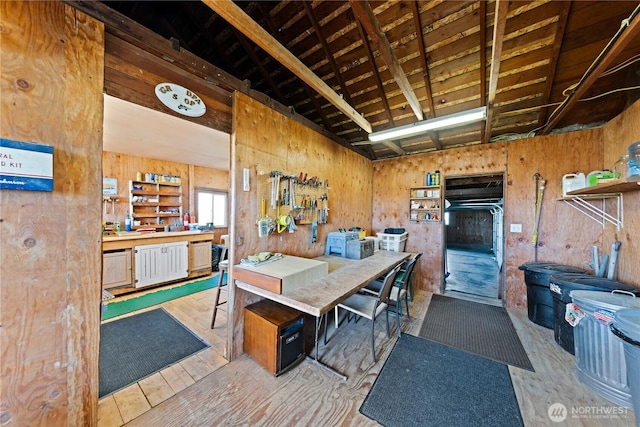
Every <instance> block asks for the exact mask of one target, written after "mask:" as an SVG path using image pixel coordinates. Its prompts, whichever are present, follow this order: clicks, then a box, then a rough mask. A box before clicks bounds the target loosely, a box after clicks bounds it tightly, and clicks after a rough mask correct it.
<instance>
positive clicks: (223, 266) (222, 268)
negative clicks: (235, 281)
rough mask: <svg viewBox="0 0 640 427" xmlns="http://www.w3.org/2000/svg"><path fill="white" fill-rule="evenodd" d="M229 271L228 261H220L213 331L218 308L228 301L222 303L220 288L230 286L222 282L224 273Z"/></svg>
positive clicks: (212, 323)
mask: <svg viewBox="0 0 640 427" xmlns="http://www.w3.org/2000/svg"><path fill="white" fill-rule="evenodd" d="M228 269H229V261H228V260H225V261H220V262H219V263H218V272H219V274H220V275H219V276H218V286H216V298H215V301H214V303H213V316H212V317H211V329H213V325H214V324H215V323H216V313H217V312H218V306H219V305H222V304H226V301H224V302H220V288H221V287H223V286H226V285H227V284H228V283H226V284H223V283H222V281H223V280H224V272H225V271H227V270H228ZM228 281H229V279H228V278H227V282H228Z"/></svg>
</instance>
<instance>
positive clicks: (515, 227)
mask: <svg viewBox="0 0 640 427" xmlns="http://www.w3.org/2000/svg"><path fill="white" fill-rule="evenodd" d="M509 231H511V232H512V233H522V224H511V226H510V228H509Z"/></svg>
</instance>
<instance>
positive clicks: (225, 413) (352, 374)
mask: <svg viewBox="0 0 640 427" xmlns="http://www.w3.org/2000/svg"><path fill="white" fill-rule="evenodd" d="M430 299H431V294H430V293H424V292H423V293H417V294H416V297H415V299H414V302H413V303H411V315H412V318H411V319H405V321H404V322H403V327H402V328H403V331H404V332H408V333H412V334H414V335H416V334H417V332H418V330H419V329H420V325H421V323H422V319H423V317H424V314H425V312H426V310H427V308H428V304H429V301H430ZM212 300H213V291H212V290H208V291H204V292H201V293H199V294H195V295H190V296H187V297H184V298H181V299H179V300H175V301H171V302H168V303H166V304H163V306H164V307H165V308H166V309H167V310H168V311H169V312H170V313H171V314H173V315H174V316H176V317H177V318H178V319H179V320H180V321H182V322H184V323H185V324H186V325H187V326H189V327H191V328H192V329H193V330H194V331H195V332H196V333H198V334H199V335H200V336H201V337H203V338H204V339H206V340H209V342H210V343H211V344H212V347H211V348H210V349H209V350H207V351H206V352H203V353H200V354H199V355H196V356H193V357H192V358H190V359H187V360H186V361H184V362H182V363H180V364H179V365H176V366H174V367H172V368H169V369H167V370H165V371H163V372H160V373H159V374H156V375H154V376H152V377H150V378H149V379H148V381H147V380H145V381H142V382H141V383H139V384H136V385H133V386H131V387H129V388H128V389H125V390H123V391H121V392H118V393H115V394H114V395H112V396H109V397H107V398H104V399H102V400H101V401H100V404H99V422H98V425H99V427H106V426H119V425H123V424H126V425H130V426H185V427H186V426H198V427H200V426H236V425H251V426H254V425H260V426H285V425H286V426H298V425H300V426H303V425H304V426H320V425H323V426H329V425H330V426H335V425H342V426H349V425H353V426H356V425H357V426H375V425H378V424H377V423H376V422H374V421H372V420H370V419H368V418H367V417H365V416H363V415H361V414H360V413H359V412H358V409H359V407H360V405H361V404H362V401H363V400H364V398H365V397H366V395H367V393H368V392H369V390H370V388H371V386H372V384H373V382H374V381H375V378H376V376H377V375H378V373H379V372H380V369H381V368H382V365H383V364H384V360H386V358H387V356H388V355H389V353H390V351H391V348H392V346H393V343H394V341H395V336H394V335H392V338H391V339H388V338H387V337H386V333H385V328H384V318H380V319H379V320H378V322H377V324H376V332H377V334H376V350H377V353H378V361H377V363H375V364H373V363H372V361H371V350H370V338H369V336H370V335H369V331H370V330H369V328H368V324H367V322H366V321H360V322H358V323H357V324H354V323H348V324H343V325H342V326H341V327H340V329H337V330H336V329H334V328H333V326H330V328H329V342H328V343H327V345H326V346H321V347H320V358H321V360H322V361H324V362H326V363H328V364H329V365H331V366H332V367H334V368H336V369H337V370H339V371H340V372H342V373H344V374H346V375H347V376H348V377H349V379H348V380H347V381H343V380H342V379H340V378H338V377H337V376H335V375H334V374H332V373H331V372H329V371H327V370H325V369H323V368H322V367H321V366H319V365H317V364H315V363H313V362H311V361H308V360H307V361H304V362H302V364H300V365H299V366H298V367H296V368H295V369H293V370H292V371H290V372H288V373H285V374H283V375H281V376H279V377H277V378H275V377H273V376H272V375H270V374H269V373H267V372H266V371H265V370H264V369H262V368H261V367H260V366H259V365H257V364H256V363H255V362H254V361H253V360H251V358H249V357H248V356H246V355H244V356H242V357H240V358H238V359H236V360H234V361H233V362H230V363H227V362H226V360H225V359H224V358H223V355H224V347H223V346H224V342H225V333H226V330H225V326H226V325H225V322H226V319H225V313H224V312H219V314H220V317H219V319H218V320H217V321H216V325H217V326H216V328H215V330H214V331H213V332H212V331H211V330H210V329H209V322H210V313H211V301H212ZM509 314H510V315H511V318H512V320H513V323H514V325H515V327H516V330H517V331H518V333H519V335H520V338H521V340H522V343H523V345H524V347H525V349H526V350H527V353H528V354H529V358H530V359H531V362H532V364H533V366H534V368H535V372H529V371H525V370H522V369H518V368H514V367H509V371H510V373H511V377H512V381H513V384H514V389H515V392H516V396H517V399H518V402H519V404H520V409H521V412H522V417H523V419H524V421H525V425H526V426H556V425H560V426H602V425H607V426H633V425H635V417H634V414H633V412H632V411H626V410H624V409H623V408H618V407H617V406H615V405H614V404H613V403H611V402H609V401H607V400H606V399H604V398H602V397H600V396H598V395H597V394H595V393H594V392H592V391H591V390H589V389H588V388H586V387H585V386H583V385H582V384H581V383H579V382H578V381H577V379H576V376H575V367H574V357H573V356H572V355H570V354H569V353H567V352H566V351H564V350H563V349H562V348H561V347H560V346H559V345H557V344H556V342H555V341H554V339H553V331H552V330H549V329H545V328H543V327H541V326H538V325H536V324H534V323H532V322H530V321H529V320H528V318H527V314H526V311H525V310H509ZM409 398H416V397H415V396H411V397H409ZM425 403H426V402H425ZM555 403H561V404H563V405H564V406H565V407H566V408H567V411H568V417H567V419H566V420H565V421H564V422H562V423H554V422H552V421H551V420H550V418H549V416H548V414H547V412H548V410H549V407H550V406H551V405H552V404H555ZM613 412H615V414H614V415H611V414H612V413H613Z"/></svg>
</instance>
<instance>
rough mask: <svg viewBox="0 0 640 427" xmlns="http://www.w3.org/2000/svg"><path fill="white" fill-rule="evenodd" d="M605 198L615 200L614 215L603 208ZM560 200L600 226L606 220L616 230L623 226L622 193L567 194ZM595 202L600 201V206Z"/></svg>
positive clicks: (603, 224)
mask: <svg viewBox="0 0 640 427" xmlns="http://www.w3.org/2000/svg"><path fill="white" fill-rule="evenodd" d="M607 199H613V200H614V201H615V202H616V206H615V216H614V215H611V214H609V213H608V212H606V210H605V208H606V201H607ZM562 200H563V201H564V202H565V203H566V204H568V205H569V206H571V207H572V208H574V209H576V210H578V211H580V212H582V213H583V214H584V215H586V216H588V217H589V218H591V219H592V220H594V221H595V222H597V223H598V224H600V225H601V226H602V228H604V226H605V224H606V223H607V222H608V223H610V224H612V225H614V226H615V227H616V230H617V231H620V229H621V228H622V227H623V226H624V207H623V206H624V203H623V200H622V193H612V194H594V195H580V196H567V197H566V198H564V199H562ZM597 202H600V203H601V207H598V206H597V205H596V203H597Z"/></svg>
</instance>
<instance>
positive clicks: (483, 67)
mask: <svg viewBox="0 0 640 427" xmlns="http://www.w3.org/2000/svg"><path fill="white" fill-rule="evenodd" d="M479 15H480V16H479V17H480V102H483V103H484V102H486V101H487V3H486V2H484V1H481V2H480V13H479ZM486 128H487V122H486V121H484V122H480V140H482V138H483V137H484V133H485V130H486ZM487 142H489V140H487Z"/></svg>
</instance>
